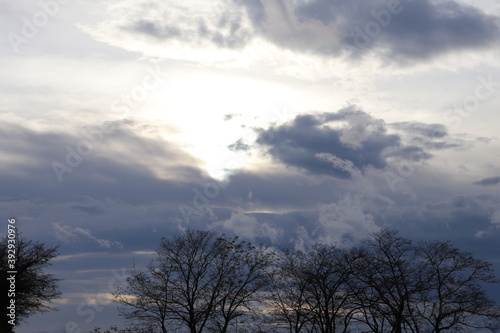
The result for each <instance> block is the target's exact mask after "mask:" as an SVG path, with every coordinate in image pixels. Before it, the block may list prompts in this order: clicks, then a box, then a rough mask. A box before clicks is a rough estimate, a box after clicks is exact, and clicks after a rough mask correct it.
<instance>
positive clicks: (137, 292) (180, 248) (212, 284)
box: [115, 230, 273, 333]
mask: <svg viewBox="0 0 500 333" xmlns="http://www.w3.org/2000/svg"><path fill="white" fill-rule="evenodd" d="M272 257H273V254H272V252H266V251H265V248H255V247H253V246H252V245H250V244H249V243H246V242H242V241H239V240H238V238H237V237H235V238H233V239H228V238H226V237H225V236H224V235H221V236H219V235H217V234H216V233H214V232H211V231H200V230H187V231H186V233H185V234H184V235H180V236H177V237H173V238H171V239H165V238H164V239H163V240H162V241H161V243H160V246H159V248H158V250H157V258H156V260H153V261H152V262H151V263H150V264H149V265H148V266H147V267H146V270H140V269H137V268H136V267H133V268H132V270H131V276H130V277H129V278H128V279H127V281H128V285H127V286H125V287H121V288H119V289H118V290H117V292H116V293H115V297H116V299H117V301H118V302H119V303H121V304H122V305H123V307H122V308H121V313H122V315H123V316H124V317H125V318H126V319H128V320H130V321H132V325H133V326H135V327H141V326H142V325H144V324H145V323H148V322H149V323H152V322H153V323H154V324H155V325H156V327H157V328H158V329H159V331H160V332H162V333H166V332H174V331H179V329H180V328H181V327H184V328H186V329H187V330H188V331H189V332H191V333H202V332H205V331H208V330H209V331H215V332H220V333H225V332H228V330H229V328H230V326H231V324H232V323H233V322H234V321H235V320H237V318H240V317H243V316H245V315H249V314H251V312H252V310H253V309H252V307H251V304H252V302H255V301H257V298H258V297H257V296H258V293H257V292H258V291H259V290H260V289H262V288H263V286H264V285H265V282H266V277H267V274H265V270H266V269H267V268H268V267H269V266H270V264H271V261H272Z"/></svg>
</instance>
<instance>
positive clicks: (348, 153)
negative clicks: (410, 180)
mask: <svg viewBox="0 0 500 333" xmlns="http://www.w3.org/2000/svg"><path fill="white" fill-rule="evenodd" d="M256 143H257V144H258V145H260V146H262V147H263V148H265V149H266V151H267V152H268V153H269V154H270V155H271V156H272V157H273V158H274V159H275V160H277V161H280V162H282V163H284V164H285V165H287V166H292V167H297V168H300V169H303V170H307V171H308V172H310V173H312V174H323V175H331V176H334V177H339V178H350V177H351V176H352V173H353V172H355V171H356V170H359V171H361V172H363V171H364V170H365V169H366V168H368V167H373V168H376V169H383V168H385V167H386V166H387V159H388V158H403V159H408V158H410V157H413V159H416V157H418V158H417V159H419V160H420V159H427V158H430V157H431V155H430V154H429V153H427V152H425V151H424V150H423V149H422V148H421V147H419V146H411V145H404V144H402V140H401V137H400V136H399V135H395V134H390V133H388V131H387V125H386V124H385V122H384V121H382V120H380V119H375V118H373V117H372V116H370V115H368V114H367V113H365V112H364V111H361V110H358V109H356V108H355V107H348V108H345V109H342V110H340V111H339V112H337V113H321V114H304V115H299V116H297V117H296V118H295V119H294V120H293V121H291V122H289V123H286V124H284V125H280V126H273V127H271V128H269V129H265V130H264V129H260V130H259V135H258V138H257V140H256Z"/></svg>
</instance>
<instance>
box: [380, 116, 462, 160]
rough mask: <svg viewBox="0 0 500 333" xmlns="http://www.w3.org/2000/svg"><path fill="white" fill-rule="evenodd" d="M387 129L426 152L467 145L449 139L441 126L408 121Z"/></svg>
mask: <svg viewBox="0 0 500 333" xmlns="http://www.w3.org/2000/svg"><path fill="white" fill-rule="evenodd" d="M389 127H390V128H392V129H394V130H397V131H399V132H400V133H402V135H403V136H404V138H405V141H406V142H408V144H409V145H414V146H417V147H423V148H425V149H426V150H442V149H450V148H463V147H465V146H466V145H467V142H465V141H464V140H460V139H457V138H451V137H450V136H449V135H448V130H447V129H446V126H444V125H443V124H426V123H421V122H415V121H410V122H397V123H391V124H389ZM410 153H414V152H410ZM427 157H430V156H427Z"/></svg>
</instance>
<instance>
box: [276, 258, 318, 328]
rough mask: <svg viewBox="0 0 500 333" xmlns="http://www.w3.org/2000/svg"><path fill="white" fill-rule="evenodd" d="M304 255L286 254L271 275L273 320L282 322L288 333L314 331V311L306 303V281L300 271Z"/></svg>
mask: <svg viewBox="0 0 500 333" xmlns="http://www.w3.org/2000/svg"><path fill="white" fill-rule="evenodd" d="M304 256H305V254H304V253H302V252H295V251H285V252H284V253H283V258H282V259H281V260H280V264H279V265H278V266H277V267H276V269H275V270H274V271H273V272H272V278H271V281H272V282H271V283H270V284H269V289H268V292H269V293H270V295H271V297H270V306H271V308H272V309H273V311H272V314H273V318H274V319H275V320H276V321H277V322H279V323H284V324H285V325H287V327H288V331H289V332H290V333H300V332H307V333H312V332H314V329H315V328H314V326H313V323H314V312H313V310H312V309H311V308H310V306H309V302H308V297H309V295H308V293H307V292H308V280H307V278H306V277H305V275H304V272H303V271H302V266H303V265H304V262H305V258H304Z"/></svg>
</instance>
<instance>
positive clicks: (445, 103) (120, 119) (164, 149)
mask: <svg viewBox="0 0 500 333" xmlns="http://www.w3.org/2000/svg"><path fill="white" fill-rule="evenodd" d="M0 6H1V8H2V11H1V12H0V31H1V35H2V38H0V61H1V62H0V75H1V77H2V80H1V82H0V156H1V162H0V215H1V216H0V220H1V221H3V222H2V223H1V224H0V225H3V227H2V229H1V230H0V233H3V234H5V233H6V230H7V220H8V218H10V217H15V218H16V220H17V227H18V231H19V232H21V233H22V235H23V236H24V237H26V238H28V239H34V240H39V241H42V242H44V243H46V244H47V245H49V246H59V253H60V255H59V256H58V257H57V258H55V259H54V260H53V265H52V267H51V268H50V270H49V271H50V272H51V273H53V274H55V275H56V276H57V277H59V278H62V279H63V281H62V282H61V283H60V289H61V291H62V292H63V294H62V297H61V298H60V299H58V300H57V301H55V302H54V305H56V306H57V307H59V309H60V310H59V311H58V312H51V313H47V314H44V315H37V316H33V317H32V318H29V319H28V320H27V321H26V322H25V323H23V324H22V325H21V326H19V327H18V329H17V331H16V332H18V333H48V332H67V333H76V332H87V331H89V330H90V329H92V328H94V327H96V326H101V327H108V326H109V325H121V323H122V319H121V318H120V317H118V312H117V310H116V304H113V303H111V301H110V299H111V292H112V291H114V289H115V288H116V287H117V286H119V285H120V284H123V282H124V279H125V277H126V274H127V269H129V268H130V267H131V266H132V264H133V262H135V263H136V264H137V265H142V264H144V263H147V262H148V261H149V260H150V259H151V258H153V255H154V251H155V249H156V247H157V245H158V244H159V241H160V239H161V237H169V236H171V235H174V234H178V233H180V232H182V230H185V229H186V228H196V229H203V230H208V229H210V230H215V231H216V232H220V233H226V234H228V235H233V234H237V235H239V236H240V237H242V238H244V239H246V240H249V241H252V242H255V243H265V244H270V245H273V246H277V247H290V248H294V249H298V250H301V249H307V248H308V246H310V245H311V244H313V243H315V242H325V243H335V244H337V245H338V246H339V247H349V246H352V245H355V244H358V243H359V242H360V241H362V240H363V239H366V238H367V237H369V235H370V234H371V233H373V232H376V231H377V230H380V229H382V228H391V229H396V230H399V231H400V233H401V235H402V236H404V237H409V238H411V239H415V240H420V239H439V240H451V241H452V243H453V244H454V245H456V246H457V247H459V248H460V249H462V250H464V251H470V252H472V253H473V254H474V255H475V256H476V257H479V258H481V259H485V260H488V261H490V262H491V263H493V265H494V267H495V269H496V272H497V275H499V274H500V251H499V250H500V208H499V207H500V168H499V166H500V138H499V134H498V133H499V131H498V128H499V123H500V113H499V112H498V111H499V110H498V106H499V105H500V65H499V62H498V59H500V1H498V0H496V1H495V0H468V1H462V0H449V1H448V0H400V1H397V0H369V1H367V0H352V1H348V0H211V1H199V0H198V1H195V0H183V1H179V0H161V1H160V0H149V1H143V0H95V1H91V2H90V1H82V0H74V1H67V0H40V1H31V0H23V1H16V0H0ZM490 291H491V296H492V298H494V299H495V300H496V301H499V302H500V293H499V292H498V291H495V290H494V289H493V288H491V290H490Z"/></svg>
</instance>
